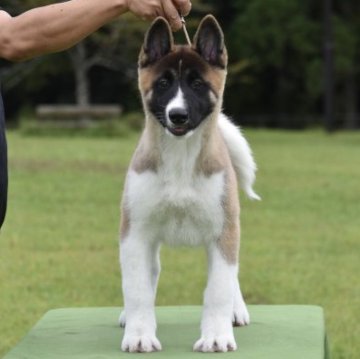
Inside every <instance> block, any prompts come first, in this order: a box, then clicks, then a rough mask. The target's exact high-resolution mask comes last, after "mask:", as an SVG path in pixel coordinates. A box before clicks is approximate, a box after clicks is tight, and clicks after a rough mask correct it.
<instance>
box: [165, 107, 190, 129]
mask: <svg viewBox="0 0 360 359" xmlns="http://www.w3.org/2000/svg"><path fill="white" fill-rule="evenodd" d="M169 118H170V121H171V122H172V123H173V124H174V125H184V124H185V123H186V122H187V120H188V118H189V115H188V112H187V110H186V109H184V108H181V107H179V108H173V109H171V110H170V112H169Z"/></svg>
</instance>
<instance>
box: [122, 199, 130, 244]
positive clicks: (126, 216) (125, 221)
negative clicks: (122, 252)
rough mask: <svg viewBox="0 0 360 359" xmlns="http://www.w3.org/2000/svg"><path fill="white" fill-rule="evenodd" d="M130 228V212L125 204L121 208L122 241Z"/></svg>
mask: <svg viewBox="0 0 360 359" xmlns="http://www.w3.org/2000/svg"><path fill="white" fill-rule="evenodd" d="M129 230H130V213H129V210H128V209H127V208H126V206H124V205H123V206H122V209H121V222H120V240H121V241H124V240H125V238H126V237H127V235H128V233H129Z"/></svg>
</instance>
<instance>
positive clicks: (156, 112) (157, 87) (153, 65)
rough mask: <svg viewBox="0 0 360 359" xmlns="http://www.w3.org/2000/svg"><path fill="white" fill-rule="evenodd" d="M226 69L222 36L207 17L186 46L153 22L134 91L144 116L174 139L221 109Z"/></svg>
mask: <svg viewBox="0 0 360 359" xmlns="http://www.w3.org/2000/svg"><path fill="white" fill-rule="evenodd" d="M226 66H227V52H226V48H225V44H224V35H223V32H222V30H221V28H220V26H219V24H218V22H217V21H216V20H215V18H214V17H213V16H211V15H208V16H206V17H205V18H204V19H203V20H202V21H201V23H200V25H199V28H198V30H197V32H196V34H195V36H194V41H193V44H192V46H188V45H186V46H185V45H182V46H179V45H174V39H173V35H172V32H171V29H170V26H169V24H168V23H167V21H166V20H165V19H163V18H157V19H156V20H155V21H154V22H153V24H152V25H151V27H150V29H149V30H148V32H147V34H146V36H145V41H144V44H143V47H142V49H141V52H140V57H139V88H140V92H141V95H142V99H143V104H144V108H145V112H146V113H147V114H148V117H151V118H153V119H154V120H155V121H158V122H159V123H160V124H161V125H162V126H163V127H164V128H165V130H166V132H168V133H170V134H172V135H174V136H184V135H186V134H188V133H190V132H191V131H193V130H195V129H196V128H197V127H198V126H199V125H200V124H201V123H202V122H203V121H204V120H206V119H207V118H209V116H210V115H211V114H212V113H213V112H214V111H218V110H219V109H220V107H221V103H222V95H223V90H224V84H225V78H226Z"/></svg>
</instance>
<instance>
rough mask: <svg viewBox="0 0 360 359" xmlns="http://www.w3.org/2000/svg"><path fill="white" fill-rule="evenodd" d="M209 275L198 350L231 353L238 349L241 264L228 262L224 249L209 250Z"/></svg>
mask: <svg viewBox="0 0 360 359" xmlns="http://www.w3.org/2000/svg"><path fill="white" fill-rule="evenodd" d="M208 262H209V275H208V283H207V287H206V290H205V295H204V308H203V316H202V321H201V338H200V339H199V340H198V341H197V342H196V343H195V345H194V350H195V351H201V352H216V351H217V352H227V351H233V350H236V342H235V338H234V332H233V327H232V316H233V308H234V290H235V286H234V284H235V280H234V278H235V277H236V273H237V265H236V263H235V264H231V263H228V262H227V261H226V259H225V258H224V256H223V255H222V253H221V252H220V249H219V248H218V247H217V246H216V245H213V246H211V247H210V248H209V249H208Z"/></svg>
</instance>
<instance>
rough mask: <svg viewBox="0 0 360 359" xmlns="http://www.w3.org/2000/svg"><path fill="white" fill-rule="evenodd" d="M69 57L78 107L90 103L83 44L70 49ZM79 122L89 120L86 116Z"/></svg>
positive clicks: (84, 122)
mask: <svg viewBox="0 0 360 359" xmlns="http://www.w3.org/2000/svg"><path fill="white" fill-rule="evenodd" d="M69 53H70V59H71V63H72V67H73V71H74V74H75V86H76V90H75V100H76V104H77V105H78V106H79V107H87V106H89V105H90V82H89V78H88V66H87V58H86V49H85V44H84V43H83V42H80V43H79V44H77V45H76V46H75V47H74V48H73V49H71V50H70V52H69ZM80 120H81V123H83V124H86V123H87V122H89V121H90V119H89V118H88V117H87V116H84V117H82V118H81V119H80Z"/></svg>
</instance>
